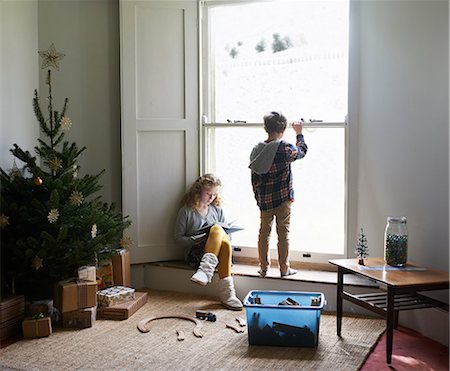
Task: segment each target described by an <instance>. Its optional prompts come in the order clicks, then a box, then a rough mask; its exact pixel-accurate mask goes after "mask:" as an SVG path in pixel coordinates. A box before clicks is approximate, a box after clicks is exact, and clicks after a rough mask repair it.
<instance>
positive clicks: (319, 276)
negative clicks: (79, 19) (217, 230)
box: [146, 260, 379, 288]
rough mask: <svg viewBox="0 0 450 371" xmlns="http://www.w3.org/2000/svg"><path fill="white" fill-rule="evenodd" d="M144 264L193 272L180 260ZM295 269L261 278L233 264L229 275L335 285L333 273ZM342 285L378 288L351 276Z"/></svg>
mask: <svg viewBox="0 0 450 371" xmlns="http://www.w3.org/2000/svg"><path fill="white" fill-rule="evenodd" d="M146 264H147V265H153V266H158V267H167V268H177V269H186V270H191V271H192V270H193V269H192V268H191V267H190V266H189V265H187V264H186V262H184V261H182V260H173V261H159V262H152V263H146ZM295 269H297V271H298V273H297V274H295V275H292V276H287V277H283V278H281V277H280V271H279V270H278V268H270V269H269V270H268V272H267V275H266V277H265V278H261V277H260V276H259V274H258V267H257V266H256V265H252V264H245V263H241V262H239V263H236V262H235V263H233V265H232V267H231V273H232V274H233V275H234V276H243V277H255V278H259V279H273V280H289V281H302V282H310V283H321V284H330V285H336V284H337V273H336V272H335V271H326V270H319V269H302V268H296V267H295ZM344 285H349V286H358V287H368V288H379V285H378V284H377V283H375V282H374V281H372V280H369V279H365V278H362V277H359V276H356V275H351V274H346V275H345V276H344Z"/></svg>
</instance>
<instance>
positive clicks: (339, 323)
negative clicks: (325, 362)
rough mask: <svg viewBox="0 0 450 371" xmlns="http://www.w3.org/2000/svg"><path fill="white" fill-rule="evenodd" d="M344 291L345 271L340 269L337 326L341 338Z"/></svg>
mask: <svg viewBox="0 0 450 371" xmlns="http://www.w3.org/2000/svg"><path fill="white" fill-rule="evenodd" d="M343 290H344V270H343V269H342V268H341V267H338V276H337V298H336V325H337V335H338V336H341V328H342V291H343Z"/></svg>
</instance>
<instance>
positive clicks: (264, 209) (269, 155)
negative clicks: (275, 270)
mask: <svg viewBox="0 0 450 371" xmlns="http://www.w3.org/2000/svg"><path fill="white" fill-rule="evenodd" d="M302 121H303V120H302ZM286 127H287V120H286V117H284V116H283V115H282V114H281V113H278V112H270V113H269V114H267V115H265V116H264V129H265V131H266V132H267V134H268V138H267V139H266V140H265V141H264V142H260V143H258V144H257V145H256V146H255V147H254V148H253V150H252V153H251V155H250V165H249V168H250V169H251V171H252V173H251V179H252V187H253V193H254V194H255V199H256V203H257V204H258V207H259V209H260V210H261V224H260V229H259V237H258V255H259V267H260V269H259V271H258V273H259V275H260V276H261V277H265V276H266V274H267V269H268V268H269V266H270V260H269V256H268V255H269V237H270V231H271V229H272V224H273V219H274V217H275V218H276V229H277V235H278V264H279V267H280V273H281V277H285V276H289V275H292V274H295V273H297V271H296V270H295V269H292V268H290V267H289V224H290V218H291V203H292V202H293V201H294V189H293V187H292V171H291V162H293V161H295V160H297V159H300V158H303V157H305V155H306V152H307V150H308V146H307V145H306V143H305V141H304V139H303V135H302V129H303V124H302V123H301V122H294V123H292V128H293V129H294V131H295V133H296V135H297V143H296V146H294V145H292V144H290V143H288V142H286V141H284V140H283V139H282V137H283V134H284V131H285V130H286Z"/></svg>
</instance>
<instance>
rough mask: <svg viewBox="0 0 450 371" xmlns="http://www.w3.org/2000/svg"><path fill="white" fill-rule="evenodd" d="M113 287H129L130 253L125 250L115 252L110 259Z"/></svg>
mask: <svg viewBox="0 0 450 371" xmlns="http://www.w3.org/2000/svg"><path fill="white" fill-rule="evenodd" d="M112 265H113V278H114V285H120V286H127V287H131V266H130V252H129V251H128V250H126V249H121V250H118V251H117V254H116V255H114V256H113V257H112Z"/></svg>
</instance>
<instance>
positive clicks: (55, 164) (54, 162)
mask: <svg viewBox="0 0 450 371" xmlns="http://www.w3.org/2000/svg"><path fill="white" fill-rule="evenodd" d="M48 165H49V166H50V169H52V170H53V171H57V170H59V169H61V168H62V161H61V160H60V159H59V158H56V157H55V158H53V159H51V160H50V162H49V164H48Z"/></svg>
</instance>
